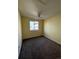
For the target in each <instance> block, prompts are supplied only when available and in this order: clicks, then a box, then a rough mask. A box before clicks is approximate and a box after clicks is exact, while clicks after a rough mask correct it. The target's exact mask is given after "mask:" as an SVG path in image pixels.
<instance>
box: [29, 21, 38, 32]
mask: <svg viewBox="0 0 79 59" xmlns="http://www.w3.org/2000/svg"><path fill="white" fill-rule="evenodd" d="M36 30H39V22H38V21H30V31H36Z"/></svg>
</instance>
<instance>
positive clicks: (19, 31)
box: [18, 12, 22, 54]
mask: <svg viewBox="0 0 79 59" xmlns="http://www.w3.org/2000/svg"><path fill="white" fill-rule="evenodd" d="M21 45H22V32H21V16H20V13H19V12H18V54H19V53H20V49H21Z"/></svg>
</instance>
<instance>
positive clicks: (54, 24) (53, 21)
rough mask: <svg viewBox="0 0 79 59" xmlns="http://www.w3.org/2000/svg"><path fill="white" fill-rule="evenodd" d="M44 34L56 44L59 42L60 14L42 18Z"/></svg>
mask: <svg viewBox="0 0 79 59" xmlns="http://www.w3.org/2000/svg"><path fill="white" fill-rule="evenodd" d="M44 35H45V36H46V37H47V38H49V39H51V40H53V41H55V42H57V43H58V44H61V15H60V14H58V15H56V16H53V17H51V18H48V19H46V20H44Z"/></svg>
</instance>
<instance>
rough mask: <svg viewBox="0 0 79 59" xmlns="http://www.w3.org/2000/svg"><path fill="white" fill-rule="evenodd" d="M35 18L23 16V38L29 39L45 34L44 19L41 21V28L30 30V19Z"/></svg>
mask: <svg viewBox="0 0 79 59" xmlns="http://www.w3.org/2000/svg"><path fill="white" fill-rule="evenodd" d="M30 20H33V19H30V18H28V17H23V16H22V18H21V21H22V39H27V38H31V37H36V36H40V35H42V34H43V20H40V21H39V30H38V31H30V28H29V21H30Z"/></svg>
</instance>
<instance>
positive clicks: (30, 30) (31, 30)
mask: <svg viewBox="0 0 79 59" xmlns="http://www.w3.org/2000/svg"><path fill="white" fill-rule="evenodd" d="M31 21H32V22H38V29H37V30H36V29H33V30H31V29H30V27H31V26H30V22H31ZM34 28H35V25H34ZM29 30H30V31H39V21H37V20H30V21H29Z"/></svg>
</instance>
